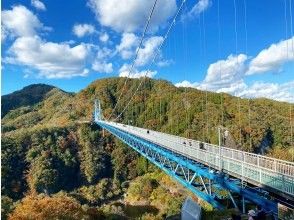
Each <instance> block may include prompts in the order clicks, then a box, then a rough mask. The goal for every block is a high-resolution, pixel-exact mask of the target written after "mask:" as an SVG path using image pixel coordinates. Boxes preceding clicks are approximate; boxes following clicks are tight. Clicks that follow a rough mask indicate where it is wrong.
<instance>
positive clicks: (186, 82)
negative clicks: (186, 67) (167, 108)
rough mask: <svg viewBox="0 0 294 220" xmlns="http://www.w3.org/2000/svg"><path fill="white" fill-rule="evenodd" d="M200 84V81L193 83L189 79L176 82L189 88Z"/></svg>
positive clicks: (177, 84)
mask: <svg viewBox="0 0 294 220" xmlns="http://www.w3.org/2000/svg"><path fill="white" fill-rule="evenodd" d="M198 85H199V83H197V82H195V83H191V82H189V81H187V80H184V81H182V82H178V83H176V84H175V86H176V87H188V88H197V86H198Z"/></svg>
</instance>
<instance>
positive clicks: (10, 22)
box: [1, 5, 45, 39]
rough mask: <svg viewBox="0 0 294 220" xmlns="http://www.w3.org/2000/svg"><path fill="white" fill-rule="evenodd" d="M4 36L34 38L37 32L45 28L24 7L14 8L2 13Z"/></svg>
mask: <svg viewBox="0 0 294 220" xmlns="http://www.w3.org/2000/svg"><path fill="white" fill-rule="evenodd" d="M1 18H2V34H3V33H4V36H2V37H1V38H3V39H5V38H6V36H8V35H10V36H12V37H24V36H34V35H36V33H37V30H40V29H44V28H45V27H44V26H43V24H42V23H41V22H40V21H39V19H38V18H37V16H35V15H34V14H33V13H32V12H31V11H30V10H28V9H27V8H26V7H24V6H22V5H17V6H13V7H12V9H11V10H4V11H2V16H1ZM3 31H4V32H3Z"/></svg>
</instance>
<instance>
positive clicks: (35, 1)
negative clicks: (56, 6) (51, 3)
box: [31, 0, 46, 11]
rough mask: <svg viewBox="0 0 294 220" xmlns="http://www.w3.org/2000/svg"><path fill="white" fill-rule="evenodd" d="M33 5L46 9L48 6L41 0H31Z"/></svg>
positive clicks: (39, 8)
mask: <svg viewBox="0 0 294 220" xmlns="http://www.w3.org/2000/svg"><path fill="white" fill-rule="evenodd" d="M31 5H32V6H34V7H35V8H36V9H38V10H42V11H46V6H45V5H44V3H43V2H41V1H40V0H31Z"/></svg>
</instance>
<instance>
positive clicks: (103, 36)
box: [99, 32, 109, 43]
mask: <svg viewBox="0 0 294 220" xmlns="http://www.w3.org/2000/svg"><path fill="white" fill-rule="evenodd" d="M99 40H100V41H101V42H103V43H106V42H107V41H108V40H109V35H108V34H107V33H106V32H104V33H101V34H100V36H99Z"/></svg>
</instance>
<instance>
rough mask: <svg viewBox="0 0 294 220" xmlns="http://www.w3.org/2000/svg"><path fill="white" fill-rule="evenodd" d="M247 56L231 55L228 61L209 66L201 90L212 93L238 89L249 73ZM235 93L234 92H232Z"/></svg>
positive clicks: (220, 61)
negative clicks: (247, 72)
mask: <svg viewBox="0 0 294 220" xmlns="http://www.w3.org/2000/svg"><path fill="white" fill-rule="evenodd" d="M246 61H247V56H246V55H244V54H239V55H237V56H236V55H235V56H234V55H230V56H228V57H227V59H226V60H219V61H217V62H215V63H212V64H210V65H209V67H208V70H207V73H206V77H205V79H204V80H203V82H202V83H201V84H200V86H199V88H201V89H208V90H212V91H217V92H219V91H223V92H225V91H224V90H223V89H224V88H231V89H232V88H235V90H237V89H238V87H237V85H239V84H242V78H243V76H244V74H245V72H246V71H247V66H246ZM230 92H233V91H230Z"/></svg>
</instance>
